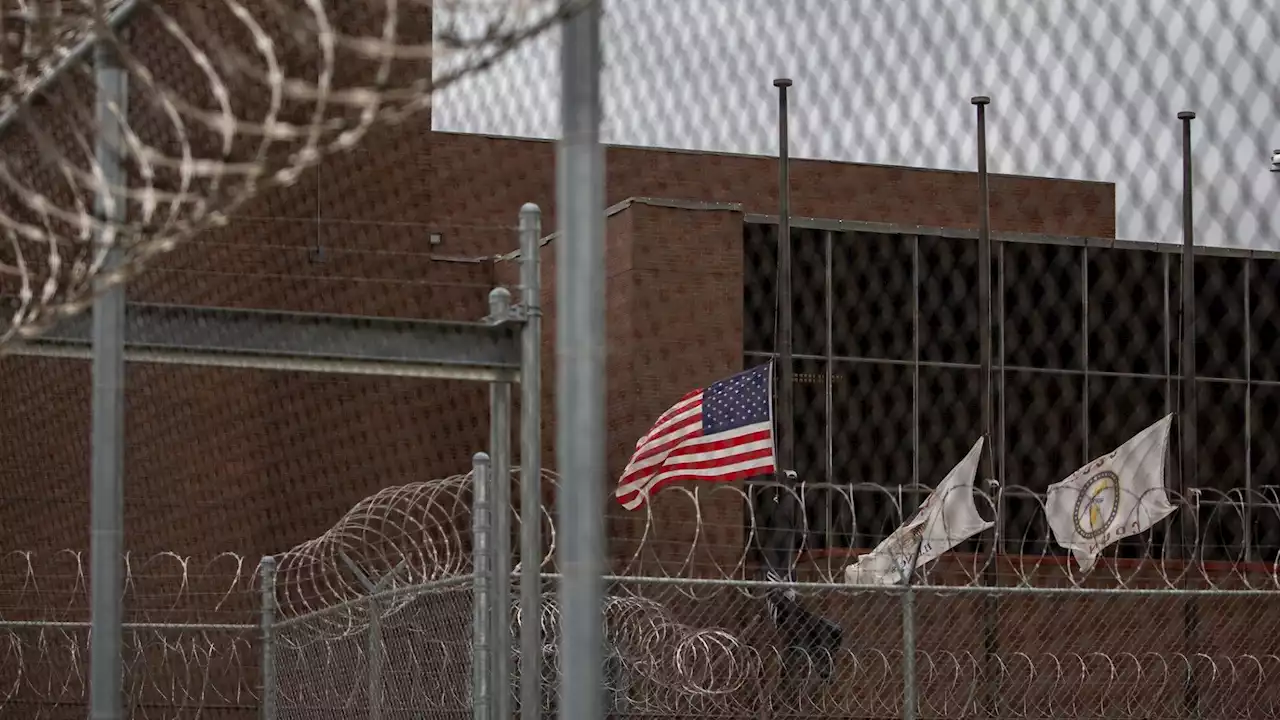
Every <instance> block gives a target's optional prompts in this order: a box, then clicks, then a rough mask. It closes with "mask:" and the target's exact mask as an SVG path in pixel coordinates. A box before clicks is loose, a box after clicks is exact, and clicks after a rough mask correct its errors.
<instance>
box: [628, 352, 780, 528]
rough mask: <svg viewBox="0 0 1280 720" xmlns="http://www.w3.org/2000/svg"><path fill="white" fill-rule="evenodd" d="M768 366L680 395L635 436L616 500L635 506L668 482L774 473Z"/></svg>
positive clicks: (632, 508) (708, 480)
mask: <svg viewBox="0 0 1280 720" xmlns="http://www.w3.org/2000/svg"><path fill="white" fill-rule="evenodd" d="M772 370H773V364H772V363H766V364H764V365H760V366H758V367H754V368H751V369H750V370H746V371H743V372H740V373H738V374H737V375H734V376H733V377H730V378H726V379H724V380H721V381H719V382H716V383H713V384H711V385H710V386H708V387H707V388H706V389H704V390H694V391H693V392H691V393H689V394H687V395H685V396H684V397H682V398H680V401H679V402H677V403H676V404H675V405H673V406H672V407H671V409H669V410H667V411H666V412H665V413H663V414H662V416H661V417H659V418H658V421H657V422H655V423H654V424H653V427H652V428H650V430H649V432H647V433H645V435H644V437H642V438H640V439H639V440H637V441H636V451H635V454H633V455H632V456H631V462H629V463H627V469H626V470H625V471H624V472H623V473H622V479H620V480H619V481H618V489H617V490H615V491H614V493H613V495H614V497H615V498H617V499H618V502H619V503H621V504H622V506H623V507H625V508H626V509H628V510H635V509H636V508H638V507H640V506H641V505H643V504H644V503H645V502H647V501H648V499H649V496H651V495H653V494H654V493H656V492H658V491H659V490H661V489H662V488H664V487H666V486H667V485H669V484H671V483H673V482H678V481H681V480H702V481H707V482H729V481H731V480H741V479H743V478H748V477H754V476H756V475H764V474H768V473H772V472H774V471H775V468H776V464H775V460H774V447H773V383H772V377H773V372H772Z"/></svg>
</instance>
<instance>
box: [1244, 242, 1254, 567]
mask: <svg viewBox="0 0 1280 720" xmlns="http://www.w3.org/2000/svg"><path fill="white" fill-rule="evenodd" d="M1252 278H1253V262H1252V260H1249V261H1248V264H1246V265H1245V269H1244V321H1245V333H1244V358H1245V360H1244V523H1243V525H1244V561H1245V562H1253V329H1252V328H1251V327H1250V326H1251V325H1252V321H1251V318H1250V315H1251V314H1252V313H1253V297H1252V295H1253V279H1252Z"/></svg>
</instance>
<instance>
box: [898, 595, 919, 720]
mask: <svg viewBox="0 0 1280 720" xmlns="http://www.w3.org/2000/svg"><path fill="white" fill-rule="evenodd" d="M913 574H914V573H913ZM918 703H919V700H918V698H917V690H916V596H915V587H914V586H913V585H912V584H911V582H910V581H909V580H908V582H907V587H906V589H905V590H904V591H903V592H902V720H916V708H917V706H918Z"/></svg>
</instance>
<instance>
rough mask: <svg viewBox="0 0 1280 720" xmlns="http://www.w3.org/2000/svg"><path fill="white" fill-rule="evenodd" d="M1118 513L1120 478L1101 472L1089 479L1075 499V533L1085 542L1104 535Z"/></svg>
mask: <svg viewBox="0 0 1280 720" xmlns="http://www.w3.org/2000/svg"><path fill="white" fill-rule="evenodd" d="M1119 513H1120V477H1119V476H1117V475H1116V474H1115V473H1114V472H1111V471H1110V470H1103V471H1102V472H1100V473H1097V474H1095V475H1094V476H1093V477H1091V478H1089V482H1088V483H1087V484H1085V486H1084V488H1083V489H1081V490H1080V495H1079V496H1078V497H1077V498H1076V507H1075V513H1074V515H1073V519H1074V520H1075V525H1076V532H1078V533H1080V536H1081V537H1082V538H1084V539H1086V540H1092V539H1094V538H1096V537H1098V536H1099V535H1102V534H1103V533H1105V532H1106V531H1107V530H1108V529H1109V528H1110V527H1111V523H1113V522H1115V519H1116V516H1117V515H1118V514H1119Z"/></svg>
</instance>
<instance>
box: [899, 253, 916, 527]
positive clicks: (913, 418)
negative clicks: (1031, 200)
mask: <svg viewBox="0 0 1280 720" xmlns="http://www.w3.org/2000/svg"><path fill="white" fill-rule="evenodd" d="M911 482H912V484H913V485H915V486H916V487H919V486H920V236H919V235H912V236H911ZM899 507H901V505H899Z"/></svg>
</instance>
